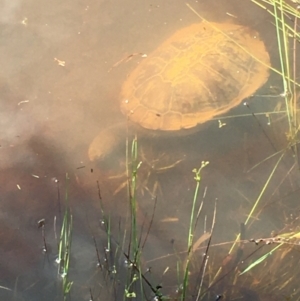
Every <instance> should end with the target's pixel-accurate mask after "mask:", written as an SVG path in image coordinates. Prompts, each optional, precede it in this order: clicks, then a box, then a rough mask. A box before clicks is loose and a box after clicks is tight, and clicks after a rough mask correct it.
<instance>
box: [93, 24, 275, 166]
mask: <svg viewBox="0 0 300 301" xmlns="http://www.w3.org/2000/svg"><path fill="white" fill-rule="evenodd" d="M268 66H270V58H269V54H268V52H267V51H266V48H265V45H264V43H263V42H262V41H261V40H260V39H259V37H258V33H257V32H255V31H253V30H250V29H249V28H247V27H245V26H242V25H236V24H221V23H220V24H217V23H208V22H202V23H198V24H193V25H190V26H188V27H186V28H183V29H181V30H179V31H177V32H176V33H175V34H173V35H172V36H171V37H170V38H169V39H167V40H166V41H165V42H164V43H162V44H161V45H160V46H159V47H158V48H157V49H156V50H155V51H154V52H153V53H152V54H151V55H149V56H148V57H147V58H145V59H144V60H143V61H142V62H141V63H140V64H139V65H138V66H137V67H136V68H135V70H134V71H133V72H132V73H131V74H130V75H129V77H128V78H127V79H126V81H125V82H124V84H123V87H122V92H121V111H122V113H123V114H124V115H125V116H127V119H128V120H129V121H131V122H132V123H133V124H135V125H136V129H147V131H148V132H153V131H155V132H156V133H158V134H161V133H171V132H173V133H180V134H188V133H190V132H191V131H195V130H198V129H199V127H198V125H201V124H203V123H205V122H206V121H208V120H211V119H212V118H213V117H215V116H218V115H221V114H224V113H226V112H227V111H229V110H230V109H231V108H233V107H235V106H237V105H238V104H240V103H241V101H242V100H243V99H245V98H247V97H249V96H250V95H252V94H253V93H254V92H255V91H256V90H257V89H258V88H259V87H261V86H262V85H263V84H264V83H265V82H266V81H267V79H268V76H269V67H268ZM124 129H126V125H125V123H124V124H118V125H115V126H112V127H110V128H108V129H105V130H103V131H102V132H100V133H99V135H98V136H97V137H96V138H95V139H94V140H93V142H92V143H91V145H90V147H89V158H90V160H92V161H94V160H103V159H104V157H105V156H106V155H107V154H109V153H110V152H111V151H112V150H114V148H116V147H117V145H118V143H119V141H120V139H121V138H123V141H124V139H125V135H126V132H125V131H124ZM147 131H144V132H143V133H146V132H147Z"/></svg>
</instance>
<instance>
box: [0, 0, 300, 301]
mask: <svg viewBox="0 0 300 301" xmlns="http://www.w3.org/2000/svg"><path fill="white" fill-rule="evenodd" d="M190 5H191V6H192V7H193V8H194V9H195V10H196V11H197V12H199V13H200V15H201V16H203V17H205V18H206V19H208V20H211V21H214V22H237V23H241V24H243V25H245V26H249V27H251V28H253V29H255V30H256V31H258V32H259V33H260V35H261V38H262V40H263V41H264V42H265V44H266V47H267V50H268V51H269V53H270V56H271V61H272V66H274V67H276V68H278V67H279V59H278V49H277V42H276V34H275V30H274V27H273V25H272V24H271V19H270V18H269V15H268V14H267V13H266V12H264V11H263V10H261V9H258V8H257V7H255V5H253V4H252V3H250V1H249V2H248V1H237V0H227V1H222V2H220V1H211V0H202V1H193V2H191V3H190ZM0 7H1V9H0V28H1V30H0V58H1V70H0V124H1V128H0V141H1V148H0V178H1V180H0V187H1V201H0V206H1V211H0V212H1V213H0V237H1V247H0V254H1V257H0V286H1V287H0V299H1V300H4V299H5V300H25V301H27V300H30V301H34V300H63V298H62V293H61V285H62V284H61V279H60V276H58V275H57V264H56V263H55V259H56V258H57V254H58V250H57V244H58V238H57V236H59V231H60V230H59V229H60V226H61V223H62V218H63V214H64V204H65V201H66V199H67V200H68V202H69V205H70V208H71V211H72V215H73V234H72V249H71V261H70V281H73V286H72V289H71V300H89V299H92V300H116V299H118V298H120V296H121V295H122V288H123V286H122V285H123V284H121V285H116V283H117V282H115V281H113V279H112V273H110V275H109V276H108V275H107V271H106V270H105V264H104V266H103V269H102V270H101V269H100V268H97V267H96V265H97V251H96V250H97V249H98V250H99V253H100V254H99V256H100V258H101V260H102V259H103V258H104V257H105V256H104V255H103V248H104V247H105V246H106V240H107V234H106V230H104V228H103V226H102V227H101V220H103V212H102V211H101V206H100V204H101V203H103V208H104V212H105V213H107V215H109V214H111V227H112V228H111V230H110V231H111V233H112V235H113V241H114V240H115V241H114V242H116V241H118V242H122V238H120V237H119V236H118V233H120V232H122V231H123V229H124V228H125V226H124V225H125V223H126V222H125V221H126V218H127V217H128V214H127V213H126V212H127V211H128V207H129V206H128V194H127V188H126V173H125V159H124V157H125V156H124V151H123V149H125V147H123V146H120V150H119V149H118V150H116V154H115V156H116V157H114V158H113V161H114V163H115V165H114V164H113V166H112V165H108V166H105V168H103V167H100V168H99V166H97V164H96V163H95V162H90V161H89V158H88V148H89V145H90V143H91V142H92V140H93V139H94V137H95V136H96V135H97V134H98V133H99V132H100V131H101V130H103V129H105V128H108V127H110V126H112V125H114V124H116V123H119V122H122V121H124V120H125V118H124V116H123V115H122V114H121V113H120V109H119V101H120V99H119V93H120V90H121V86H122V83H123V82H124V80H125V79H126V77H127V76H128V74H129V73H130V71H132V70H133V69H134V68H135V66H136V65H137V64H138V63H139V62H141V61H142V60H143V59H144V58H143V57H142V55H141V54H149V53H151V52H152V51H153V50H154V49H155V48H156V47H157V46H158V45H160V44H161V43H162V42H163V41H164V40H166V38H168V37H169V36H171V35H172V34H173V33H174V32H175V31H176V30H178V29H180V28H183V27H185V26H188V25H190V24H192V23H196V22H199V21H200V20H199V17H197V16H196V15H195V14H194V13H193V12H192V11H191V10H190V9H189V8H188V7H187V5H186V3H185V1H181V0H180V1H176V3H175V2H174V1H171V0H170V1H169V0H167V1H159V0H155V1H135V0H134V1H132V0H125V1H122V3H120V1H95V0H90V1H84V2H82V1H69V0H67V1H63V2H62V1H56V0H54V1H38V2H36V1H26V3H25V2H24V1H23V2H22V1H18V0H11V1H8V0H2V1H0ZM282 91H283V88H282V86H281V82H280V78H279V76H277V75H276V74H274V73H272V74H271V76H270V79H269V81H268V83H267V84H266V85H264V86H263V88H262V89H260V90H259V91H257V93H256V94H255V95H254V97H253V98H251V99H248V100H247V102H248V104H249V105H248V107H247V106H243V105H242V104H241V105H240V106H238V107H237V108H235V109H233V110H232V111H230V112H229V113H228V115H230V116H232V118H228V119H222V120H221V121H220V122H221V123H223V126H222V127H219V124H220V123H219V122H218V120H213V121H210V122H208V123H207V124H206V125H205V126H203V129H202V130H201V131H199V132H197V133H193V134H191V135H189V136H186V137H176V138H174V137H164V138H162V139H159V138H155V139H153V140H151V138H148V139H147V141H145V144H144V145H143V141H144V140H143V139H141V143H139V142H138V148H139V160H141V161H142V162H143V163H142V166H141V167H140V169H139V171H138V184H137V198H138V209H137V211H138V220H137V223H138V225H139V226H138V228H139V229H140V228H141V227H143V228H142V229H143V233H144V236H143V237H144V238H145V235H146V233H147V227H148V226H149V225H150V224H151V231H150V232H149V234H148V236H147V241H146V244H145V247H144V249H143V258H142V261H143V265H144V267H145V269H146V268H147V267H150V266H151V273H148V274H145V275H147V279H149V281H150V280H151V281H153V282H152V283H153V285H154V286H156V285H161V286H162V287H163V290H165V292H166V293H170V294H171V293H173V292H174V291H175V289H176V286H177V284H178V282H177V276H176V274H177V271H176V262H177V259H178V258H181V259H182V260H184V258H185V255H184V251H185V250H186V246H187V237H188V229H189V220H190V212H191V206H192V200H193V196H194V191H195V185H196V182H195V181H194V179H193V177H194V174H193V173H192V169H193V168H199V167H200V165H201V161H209V162H210V163H209V165H208V166H206V167H205V168H204V169H203V171H202V173H201V175H202V181H201V186H200V192H199V200H200V201H201V198H202V196H203V200H204V206H203V210H202V213H201V215H200V218H199V221H198V223H197V228H196V230H195V237H196V239H198V238H199V237H200V236H201V235H202V234H203V231H209V229H210V227H211V222H212V218H213V212H214V206H215V203H216V204H217V207H216V208H217V210H216V212H217V217H216V225H215V229H214V234H213V240H212V243H211V245H212V249H211V252H212V253H211V259H210V260H211V261H209V265H210V266H211V268H210V269H209V273H210V274H211V275H213V274H214V273H216V271H217V269H218V268H219V267H220V266H221V265H222V260H223V259H224V258H225V257H226V254H227V253H228V251H229V249H230V247H231V245H232V243H233V241H234V239H235V238H236V236H237V234H239V233H240V224H241V223H243V222H245V221H246V219H247V216H248V214H249V212H250V211H251V209H252V208H253V204H254V203H255V201H256V200H257V199H258V198H260V202H259V204H258V206H257V208H256V209H255V211H254V213H253V216H252V217H251V218H250V219H249V221H248V222H247V226H246V234H245V235H246V239H250V238H252V237H253V238H254V239H259V238H261V237H265V238H268V237H271V232H272V231H273V232H274V233H287V232H293V231H299V229H298V227H299V223H298V213H299V206H298V204H297V195H298V190H299V187H300V182H299V180H300V178H299V172H298V166H297V164H296V163H295V162H296V161H295V156H294V150H293V149H286V155H285V156H284V158H283V160H281V161H280V163H279V164H278V167H277V168H276V170H275V171H274V174H273V176H272V177H270V175H271V174H272V172H273V169H274V167H275V166H276V164H277V161H278V159H279V157H280V155H281V153H280V154H278V155H275V154H276V153H277V152H279V151H280V150H282V149H284V148H285V147H286V146H287V140H286V132H288V126H287V121H286V117H285V115H281V114H269V115H268V114H261V113H263V112H269V111H273V110H275V109H276V108H279V109H280V110H282V108H283V107H284V103H283V99H282V98H281V97H279V96H278V95H279V94H280V93H282ZM280 105H281V107H279V106H280ZM225 123H226V124H225ZM268 123H270V124H269V125H268ZM141 138H142V137H141ZM124 146H125V137H124ZM268 157H270V158H269V159H268V160H265V159H266V158H268ZM259 163H260V164H259ZM110 164H111V162H110ZM256 165H257V166H256ZM109 166H111V169H109V168H108V167H109ZM253 167H255V168H253ZM66 175H67V176H66ZM269 177H270V179H269ZM66 178H68V179H66ZM97 182H98V184H99V187H100V190H101V191H100V192H101V198H102V201H101V202H100V200H99V199H100V197H99V193H98V186H97ZM266 183H268V185H267V186H266V189H265V190H263V189H264V186H265V185H266ZM262 191H263V193H261V192H262ZM66 194H67V196H66ZM155 200H156V206H155V205H154V204H155ZM154 208H155V212H154V219H153V222H152V223H151V220H152V214H153V210H154ZM41 219H45V226H44V230H45V233H44V235H43V227H41V228H38V221H40V220H41ZM297 229H298V230H297ZM121 230H122V231H121ZM93 237H94V238H95V240H94V239H93ZM44 240H45V241H46V244H47V252H46V253H44V252H43V247H44ZM95 242H96V245H97V247H95ZM221 243H223V244H222V245H221V246H220V245H219V244H221ZM202 245H204V244H202ZM202 245H201V246H202ZM272 247H274V245H271V246H265V247H264V248H262V250H260V251H257V253H255V255H253V256H252V257H251V254H252V252H254V251H255V250H256V249H257V248H258V247H257V246H256V245H255V244H253V243H247V244H245V246H244V259H245V258H246V259H247V256H248V257H249V258H250V260H249V261H247V263H248V264H250V262H251V260H253V258H256V259H257V258H259V256H262V255H263V254H265V253H266V252H267V251H269V250H271V249H272ZM114 248H115V246H114ZM203 252H204V248H202V249H200V251H199V254H197V256H198V257H197V259H195V263H193V265H194V270H197V269H198V268H200V265H201V258H202V257H201V256H203ZM175 255H176V256H175ZM106 259H107V262H110V260H111V262H115V261H117V262H119V263H121V262H124V257H123V258H122V256H120V258H117V259H109V258H106ZM246 259H245V261H246ZM298 260H299V254H298V252H297V250H296V248H294V249H292V248H290V249H289V248H288V247H283V248H282V249H280V250H279V251H278V252H277V253H275V252H274V255H273V258H272V257H270V258H269V259H268V260H267V261H266V262H265V263H263V264H262V265H261V266H259V267H256V268H255V270H254V272H252V271H251V273H250V274H249V275H247V277H244V278H243V277H242V276H241V277H240V278H239V279H238V280H237V279H229V278H228V282H229V283H226V282H225V284H223V285H216V286H215V287H213V288H212V290H211V298H212V299H211V300H214V298H215V296H216V295H217V294H224V293H225V291H226V290H230V291H231V293H232V294H233V291H234V290H233V289H231V287H236V288H238V289H237V290H238V291H239V294H240V299H239V300H250V298H252V299H251V300H253V298H256V299H257V300H264V299H263V298H265V297H266V298H273V299H266V300H276V299H275V297H278V298H279V300H282V299H280V298H282V296H289V295H290V294H292V293H293V292H294V291H293V289H296V287H297V286H298V284H297V283H298V282H299V274H298V272H297V271H294V269H293V266H295V263H297V262H298ZM167 267H169V269H168V271H167ZM110 268H111V266H110ZM240 269H241V270H242V267H240ZM223 270H224V271H226V269H225V268H224V269H223ZM224 271H223V272H224ZM122 273H124V275H125V274H126V268H124V271H122V272H121V274H122ZM221 275H222V274H221ZM281 275H285V277H286V278H285V280H284V281H280V279H281V278H280V276H281ZM120 277H121V276H120ZM291 277H293V279H292V280H290V279H291ZM125 278H126V276H124V278H122V277H121V279H123V281H125V280H124V279H125ZM222 283H224V282H222ZM284 283H286V284H285V285H284ZM245 286H246V287H247V288H249V289H250V290H249V291H246V290H245V288H244V287H245ZM266 287H267V288H266ZM229 288H230V289H229ZM123 289H124V288H123ZM120 292H121V293H120ZM254 292H255V293H254ZM227 296H229V295H227ZM269 296H271V297H269ZM228 298H229V297H228ZM299 298H300V295H299V290H295V295H294V297H293V300H299ZM256 299H255V300H256Z"/></svg>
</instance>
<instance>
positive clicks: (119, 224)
mask: <svg viewBox="0 0 300 301" xmlns="http://www.w3.org/2000/svg"><path fill="white" fill-rule="evenodd" d="M251 1H252V2H253V3H254V4H255V5H257V6H259V7H260V8H261V9H263V10H265V11H266V12H267V13H269V14H270V15H271V16H272V17H273V20H274V32H275V33H276V36H277V42H278V51H279V52H278V55H279V59H280V68H278V69H275V68H274V67H271V66H269V67H270V69H271V72H272V74H273V75H275V76H276V77H277V78H278V77H280V81H281V84H280V87H282V92H281V93H280V95H278V99H279V103H280V104H279V106H278V110H276V111H275V109H274V111H270V112H258V113H256V112H252V111H251V109H252V108H250V106H248V104H247V103H245V105H247V106H248V108H249V110H250V111H251V113H250V117H253V118H254V120H255V122H256V123H258V125H259V129H260V130H261V132H262V134H263V136H264V137H265V138H266V140H267V142H268V143H270V144H271V147H272V154H270V155H268V156H266V157H265V158H263V159H262V160H260V161H259V162H258V163H257V162H255V164H252V167H251V169H249V170H247V171H246V174H247V175H246V176H245V177H249V178H251V176H252V178H251V180H249V181H248V182H247V185H248V184H249V183H251V184H252V183H253V182H254V183H256V181H257V179H259V181H262V177H259V176H258V174H259V173H260V170H267V171H268V175H267V177H266V178H265V179H264V180H263V182H260V183H256V184H257V185H260V188H259V192H258V193H257V191H256V190H255V192H254V193H257V197H256V198H255V199H253V198H252V199H251V200H250V199H249V198H248V197H247V196H245V195H244V194H243V192H241V191H238V188H236V190H237V193H238V194H239V196H240V198H241V199H245V200H246V201H247V206H245V207H247V208H246V210H247V211H245V210H244V209H245V208H241V212H240V214H239V212H238V209H236V210H234V211H233V214H234V218H233V219H234V220H235V221H237V223H238V226H239V229H238V231H236V232H238V233H236V232H233V233H231V228H230V227H229V226H228V229H227V228H226V227H227V226H226V225H227V224H226V222H225V217H224V220H222V222H221V223H218V221H219V219H218V217H219V216H222V217H223V215H224V216H225V213H224V212H223V211H225V210H224V207H226V205H223V207H222V208H223V209H220V202H219V201H218V200H217V199H212V198H211V199H209V200H208V199H207V197H206V192H207V187H206V186H205V184H203V180H204V179H205V176H203V174H204V173H205V172H207V174H209V172H210V166H211V165H212V163H213V162H211V163H209V162H208V161H202V162H201V163H200V166H194V167H195V169H193V170H192V172H191V173H190V174H189V175H188V176H187V177H189V178H190V179H191V182H192V183H193V184H191V187H192V189H191V190H192V193H191V195H192V199H191V200H190V202H187V203H188V206H190V207H189V209H188V212H189V215H188V223H187V222H186V223H185V224H183V225H180V227H181V228H182V229H181V230H182V231H180V232H179V231H178V236H180V235H182V233H184V234H183V235H184V237H180V238H179V239H181V240H182V241H184V243H183V244H178V245H177V244H176V242H177V241H176V239H177V238H176V239H175V238H172V239H171V241H170V242H169V243H168V248H166V249H167V250H168V251H167V252H166V254H162V252H163V251H162V250H164V249H163V248H161V249H162V250H160V244H163V242H162V241H159V242H156V243H152V241H151V240H152V239H153V237H152V235H151V234H152V231H153V230H154V229H155V230H156V231H157V232H158V234H160V232H163V231H164V230H163V229H162V228H160V225H161V224H162V222H160V223H158V224H160V225H158V226H157V223H156V216H157V213H158V211H160V210H163V209H161V208H160V203H159V200H158V197H157V196H156V195H155V194H156V193H155V192H156V189H155V192H154V193H153V191H151V193H149V194H150V195H151V197H152V199H151V204H152V208H151V209H152V212H151V213H150V214H149V212H148V214H143V212H142V211H143V210H142V208H141V207H142V206H141V202H140V200H141V194H139V185H138V182H139V176H140V170H141V168H142V165H143V162H142V161H140V158H139V145H138V140H137V138H135V139H134V140H133V141H132V142H131V141H127V147H126V151H127V154H126V175H127V178H126V185H125V186H126V189H127V194H126V195H127V207H126V209H127V211H126V213H125V210H124V214H123V216H125V218H117V217H116V216H117V214H116V212H114V208H113V209H112V210H107V209H106V206H105V205H104V204H103V198H102V195H101V189H102V188H103V187H101V186H100V183H99V182H97V186H96V185H95V190H98V202H97V206H96V207H97V210H98V211H99V212H98V211H97V210H95V211H97V215H98V217H99V219H100V227H99V225H97V227H96V229H97V231H95V230H94V229H95V227H92V226H90V224H89V223H90V222H91V221H90V220H89V218H86V219H87V220H88V224H89V226H90V233H91V237H90V238H88V239H87V240H88V242H89V243H90V244H92V245H93V256H94V258H91V262H93V261H95V260H96V261H97V264H95V266H94V267H93V271H94V274H93V275H89V276H88V277H87V279H84V280H83V281H82V282H83V283H84V285H81V284H77V283H76V281H74V280H73V279H72V276H73V275H72V271H71V270H72V264H73V261H72V253H73V252H76V251H74V249H73V231H75V229H76V228H74V229H73V227H74V225H73V213H72V211H71V205H70V196H69V188H68V181H69V179H68V176H67V179H66V196H65V203H64V215H63V219H62V223H61V225H59V227H60V229H59V230H60V235H59V238H58V242H57V252H56V253H57V264H58V267H57V271H58V273H57V274H58V275H57V276H58V277H57V278H58V280H57V282H58V283H59V292H60V293H61V292H62V295H61V294H59V295H60V297H61V298H62V299H61V300H64V301H65V300H72V299H75V300H77V299H76V295H77V294H78V296H80V297H79V299H80V300H90V301H96V300H153V301H162V300H178V301H179V300H180V301H184V300H191V301H198V300H202V301H212V300H213V301H218V300H227V301H230V300H245V301H262V300H268V301H276V300H295V301H297V300H299V301H300V286H299V285H298V282H299V279H300V271H299V269H297V264H298V261H299V258H300V257H299V251H300V245H299V241H300V223H299V221H300V219H299V214H300V211H299V205H298V204H295V194H297V193H299V179H300V177H299V176H300V175H299V168H300V166H299V155H298V143H299V135H298V133H299V122H298V114H299V108H298V101H299V88H300V82H299V74H300V73H299V70H297V67H298V66H299V58H298V56H297V54H299V53H300V52H299V50H298V48H299V42H300V34H299V25H298V20H299V17H300V12H299V11H300V9H299V7H297V6H296V5H294V6H293V5H290V4H288V3H287V1H283V0H281V1H268V0H262V1H258V0H251ZM206 22H207V21H206ZM265 97H268V96H265ZM282 100H284V101H282ZM282 103H283V104H282ZM276 107H277V106H276ZM259 116H264V117H267V118H268V120H269V124H268V127H270V128H273V132H276V135H275V137H276V138H278V140H280V143H278V144H275V143H274V142H273V140H272V139H273V137H270V132H271V131H269V130H265V126H264V125H262V124H261V121H260V119H259ZM231 117H232V118H233V117H234V116H230V117H228V116H227V117H226V118H231ZM224 119H225V118H223V119H222V117H218V118H217V120H218V121H219V124H223V125H225V123H222V121H224ZM282 141H284V142H283V144H282ZM278 145H279V146H280V147H281V148H280V149H279V148H278ZM282 145H283V147H282ZM257 147H259V145H258V146H257ZM220 160H221V159H220ZM175 161H176V160H175ZM210 161H211V159H210ZM177 162H179V161H178V160H177V161H176V163H175V164H173V165H170V166H172V167H176V166H177ZM195 165H196V163H195ZM256 170H258V171H257V172H256ZM167 172H168V175H169V174H170V175H171V174H172V168H168V169H167ZM251 172H254V173H253V175H251ZM148 178H149V174H147V180H148ZM253 179H254V180H253ZM214 180H215V181H218V179H214ZM247 180H248V178H247ZM273 183H275V184H273ZM143 185H148V183H146V182H143ZM155 185H156V187H157V184H156V183H155ZM249 185H250V184H249ZM274 186H275V189H274ZM256 187H257V186H256ZM281 187H283V188H282V191H280V189H281ZM287 187H288V189H289V190H287ZM122 188H124V185H122ZM161 190H163V189H161ZM174 190H175V188H174ZM118 191H119V190H118ZM147 191H150V189H148V187H147ZM176 192H177V190H176ZM174 194H176V193H174ZM224 194H225V192H224ZM252 195H253V194H252ZM173 197H174V196H173ZM296 201H298V197H297V196H296ZM209 202H210V204H208V203H209ZM168 206H171V205H170V204H168ZM271 207H272V208H271ZM268 208H271V210H270V212H271V213H270V215H276V214H277V216H276V221H279V222H278V225H277V224H275V222H274V223H273V222H272V223H273V224H272V225H271V227H273V228H274V231H272V233H269V235H266V233H268V232H267V231H268V230H269V229H268V230H266V229H264V226H265V225H266V224H267V222H266V221H265V220H264V219H265V218H266V219H267V218H268V216H267V217H266V215H264V213H265V212H266V211H268ZM227 209H228V208H227ZM222 210H223V211H222ZM176 212H177V213H178V214H180V208H179V209H178V210H177V211H176ZM272 217H273V216H272ZM74 222H75V218H74ZM176 222H177V220H176ZM222 223H224V224H222ZM54 224H55V225H54V226H55V229H56V226H57V225H56V220H55V222H54ZM170 225H172V224H171V223H170ZM38 226H39V228H42V231H43V240H44V252H45V253H47V252H48V246H49V243H48V242H46V234H45V232H44V231H45V229H44V226H45V220H40V221H39V225H38ZM170 227H172V226H170ZM157 228H158V229H157ZM174 228H175V227H174ZM225 228H226V229H225ZM266 228H267V227H266ZM218 229H221V230H223V231H221V233H222V234H221V236H222V235H223V236H224V239H223V237H222V238H220V237H217V235H216V234H215V233H216V232H217V230H218ZM265 230H266V231H265ZM224 233H225V234H224ZM250 235H251V237H249V236H250ZM179 239H178V240H179ZM182 245H183V246H182ZM83 248H85V246H84V244H83V243H82V245H80V248H79V249H78V250H79V252H80V251H81V249H83ZM156 249H159V250H156ZM78 250H77V251H78ZM94 259H95V260H94ZM78 273H80V271H79V272H78ZM16 287H17V285H16ZM0 289H2V290H3V289H7V288H6V287H0ZM16 291H17V289H16ZM73 292H74V293H73ZM84 298H86V299H84ZM265 298H267V299H265ZM14 299H15V298H14V297H13V299H12V300H14ZM57 300H58V299H57Z"/></svg>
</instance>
